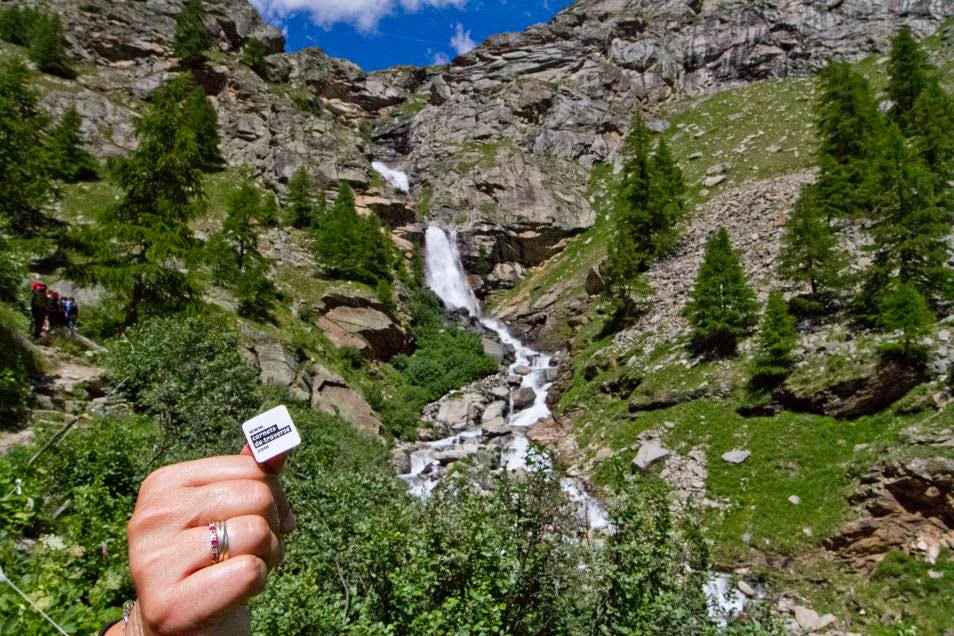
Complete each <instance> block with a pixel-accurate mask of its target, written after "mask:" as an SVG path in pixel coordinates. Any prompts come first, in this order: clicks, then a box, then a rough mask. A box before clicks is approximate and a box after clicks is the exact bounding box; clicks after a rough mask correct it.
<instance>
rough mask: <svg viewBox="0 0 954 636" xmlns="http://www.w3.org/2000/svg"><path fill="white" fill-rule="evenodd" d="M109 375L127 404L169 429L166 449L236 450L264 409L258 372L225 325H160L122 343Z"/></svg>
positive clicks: (197, 321)
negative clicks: (245, 428)
mask: <svg viewBox="0 0 954 636" xmlns="http://www.w3.org/2000/svg"><path fill="white" fill-rule="evenodd" d="M106 367H107V370H108V372H109V374H110V376H111V377H112V378H114V379H115V380H116V382H117V383H119V382H122V391H123V393H124V395H125V396H126V397H128V398H129V399H131V400H134V401H135V402H136V404H137V405H138V407H139V408H141V409H142V410H143V411H144V412H145V413H147V414H149V415H150V416H152V417H154V418H155V419H156V420H157V421H158V422H159V423H160V424H161V425H162V432H163V440H162V444H163V447H164V448H174V449H177V451H178V452H184V449H187V448H190V447H193V448H203V449H220V450H226V449H228V448H234V446H235V444H236V443H237V440H238V438H239V437H240V435H241V432H240V430H239V427H238V425H239V424H241V422H243V421H244V420H245V419H247V417H248V416H249V415H251V414H252V413H253V412H254V410H255V409H256V407H258V406H259V404H260V403H261V399H260V397H259V395H258V388H257V387H258V379H257V374H256V372H255V371H254V370H253V369H252V368H251V367H249V366H248V365H247V364H246V363H245V362H244V360H242V358H241V356H240V355H239V354H238V337H237V335H236V334H235V333H234V331H232V330H231V329H229V328H224V327H223V325H222V324H221V320H212V319H210V318H204V317H200V316H190V317H183V316H173V317H169V318H155V319H152V320H149V321H146V322H144V323H143V324H142V325H140V326H137V327H135V328H133V329H131V330H130V331H129V332H128V334H127V336H126V337H125V338H122V339H119V340H116V341H115V342H114V343H113V344H112V346H111V348H110V351H109V355H108V357H107V359H106Z"/></svg>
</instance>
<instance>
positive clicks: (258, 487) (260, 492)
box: [249, 481, 275, 513]
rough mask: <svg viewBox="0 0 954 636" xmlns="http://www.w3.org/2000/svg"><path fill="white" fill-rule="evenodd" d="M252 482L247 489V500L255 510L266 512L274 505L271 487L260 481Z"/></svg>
mask: <svg viewBox="0 0 954 636" xmlns="http://www.w3.org/2000/svg"><path fill="white" fill-rule="evenodd" d="M252 483H253V484H255V485H254V486H252V488H251V490H250V491H249V501H250V502H251V503H252V506H253V507H254V509H255V510H256V511H258V512H261V513H264V512H267V511H268V510H270V509H271V508H272V507H273V506H274V505H275V502H274V500H273V498H272V489H271V488H269V487H268V486H267V485H266V484H264V483H262V482H260V481H256V482H252Z"/></svg>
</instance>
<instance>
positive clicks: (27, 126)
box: [0, 59, 53, 234]
mask: <svg viewBox="0 0 954 636" xmlns="http://www.w3.org/2000/svg"><path fill="white" fill-rule="evenodd" d="M29 81H30V72H29V71H28V70H27V68H26V67H25V66H24V65H23V63H22V62H20V61H19V60H16V59H6V60H2V61H0V217H2V218H3V219H6V221H7V223H8V224H9V228H10V230H11V232H13V233H14V234H24V233H27V232H29V231H31V230H34V229H35V228H37V227H39V226H41V225H43V224H44V223H45V221H46V217H45V216H44V214H43V206H44V205H45V204H46V203H47V202H49V200H50V199H51V197H52V196H53V188H52V183H51V181H50V178H49V173H48V170H47V164H46V160H45V156H44V153H42V152H38V150H39V149H40V148H42V147H43V133H44V129H45V127H46V125H47V123H48V119H47V117H46V115H44V114H43V113H42V111H40V109H39V107H38V103H39V100H38V98H37V95H36V93H35V92H34V91H33V89H31V88H30V85H29Z"/></svg>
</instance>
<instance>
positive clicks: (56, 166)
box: [47, 107, 97, 183]
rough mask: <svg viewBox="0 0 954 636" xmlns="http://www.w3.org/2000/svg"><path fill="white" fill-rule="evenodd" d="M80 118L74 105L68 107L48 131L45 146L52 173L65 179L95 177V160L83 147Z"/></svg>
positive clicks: (88, 178) (74, 179)
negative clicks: (48, 135)
mask: <svg viewBox="0 0 954 636" xmlns="http://www.w3.org/2000/svg"><path fill="white" fill-rule="evenodd" d="M81 126H82V120H81V118H80V115H79V113H78V112H77V111H76V108H75V107H70V108H69V109H68V110H67V111H66V112H65V113H63V118H62V119H61V120H60V123H59V124H58V125H57V126H56V127H55V128H54V129H53V130H52V131H50V139H49V142H48V144H47V148H48V150H49V152H50V162H51V168H52V172H53V175H54V176H55V177H56V178H58V179H62V180H63V181H66V182H67V183H75V182H77V181H92V180H94V179H96V177H97V169H96V160H95V159H93V155H91V154H90V153H89V152H88V151H87V150H86V149H85V148H83V139H82V137H81V135H80V128H81Z"/></svg>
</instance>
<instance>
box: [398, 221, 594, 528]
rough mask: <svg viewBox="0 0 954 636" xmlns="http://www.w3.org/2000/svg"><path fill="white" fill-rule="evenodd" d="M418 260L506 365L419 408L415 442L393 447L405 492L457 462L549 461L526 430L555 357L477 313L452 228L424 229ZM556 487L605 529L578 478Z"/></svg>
mask: <svg viewBox="0 0 954 636" xmlns="http://www.w3.org/2000/svg"><path fill="white" fill-rule="evenodd" d="M425 264H426V268H427V283H428V286H429V287H430V288H431V289H432V290H433V291H434V293H436V294H437V296H438V297H440V299H441V300H442V301H443V302H444V305H445V306H446V308H447V309H448V311H449V312H451V313H452V314H456V315H457V316H458V317H461V318H463V319H464V320H465V321H467V322H469V323H470V324H471V326H472V327H474V328H475V329H480V330H483V331H484V332H485V333H486V334H487V335H488V336H491V338H488V340H489V343H499V347H498V354H499V356H498V357H499V359H500V360H502V361H504V364H506V368H505V370H503V371H501V372H500V373H498V374H496V375H494V376H491V377H488V378H484V379H483V380H481V381H479V382H476V383H473V384H471V385H469V386H467V387H465V388H463V389H461V390H458V391H454V392H452V393H450V394H448V395H447V396H445V397H444V398H442V399H441V400H439V401H438V402H436V403H434V404H431V405H429V406H428V407H427V408H426V409H425V411H424V414H423V415H424V420H425V421H426V422H428V423H430V424H431V427H430V428H426V429H423V430H422V431H421V436H420V437H421V438H420V440H419V441H418V442H413V443H401V444H398V445H397V446H396V447H395V449H394V451H393V453H394V455H393V461H394V465H395V468H396V469H397V471H398V472H399V473H400V474H401V478H402V479H403V480H404V481H406V482H407V484H408V487H409V488H410V491H411V492H412V493H414V494H415V495H417V496H420V497H426V496H428V495H429V494H430V492H431V491H432V490H433V489H434V488H435V487H436V486H437V485H438V484H439V483H440V482H441V480H442V479H443V478H444V477H446V476H447V475H448V474H449V473H450V472H452V471H453V470H454V469H455V468H456V467H457V466H458V464H459V462H467V463H469V464H471V465H473V466H475V467H478V468H488V469H490V470H492V471H503V470H509V471H526V470H548V469H550V468H552V464H551V460H550V458H549V457H548V456H547V455H545V454H544V453H542V452H537V451H536V450H535V449H534V448H533V447H532V445H531V443H530V440H529V439H528V438H527V431H528V429H530V428H531V427H532V426H533V425H535V424H537V423H538V422H541V421H542V420H545V419H546V418H548V417H549V416H550V407H549V406H548V405H547V396H548V394H549V391H550V389H551V387H552V386H553V382H554V381H555V380H556V379H557V376H558V374H559V359H556V358H554V356H551V355H549V354H547V353H542V352H539V351H536V350H534V349H532V348H531V347H529V346H527V345H525V344H524V343H523V342H521V341H520V340H519V339H517V338H516V337H514V336H513V335H512V334H511V333H510V331H509V330H508V329H507V326H506V325H504V324H503V323H502V322H500V321H498V320H496V319H494V318H491V317H487V316H484V315H483V313H482V311H481V308H480V305H479V303H478V302H477V299H476V297H475V296H474V293H473V291H472V290H471V288H470V287H469V285H468V283H467V275H466V272H465V271H464V268H463V265H462V264H461V260H460V254H459V252H458V250H457V237H456V234H455V233H454V232H453V231H451V232H447V231H445V230H443V229H442V228H439V227H437V226H431V227H429V228H428V229H427V235H426V242H425ZM492 346H493V345H491V347H492ZM563 489H564V491H565V492H566V493H567V495H568V496H569V497H570V499H571V500H572V501H573V502H574V503H575V504H576V505H577V508H578V512H579V517H580V523H581V529H583V530H585V531H600V530H604V531H605V530H607V529H608V528H609V521H608V518H607V515H606V513H605V511H604V510H603V507H602V506H601V505H600V503H599V502H598V501H597V500H596V499H594V498H593V497H591V496H590V495H589V494H587V492H586V488H585V486H584V484H582V483H581V482H578V481H577V480H575V479H572V478H566V479H564V480H563Z"/></svg>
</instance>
